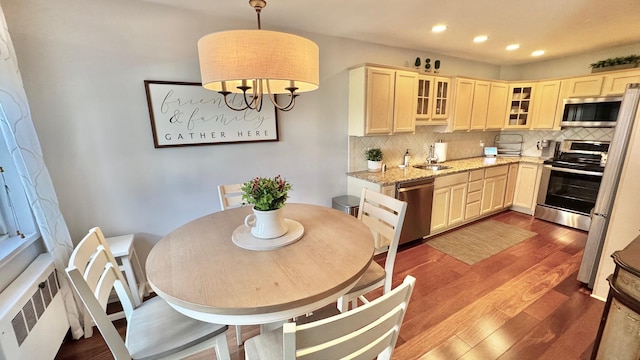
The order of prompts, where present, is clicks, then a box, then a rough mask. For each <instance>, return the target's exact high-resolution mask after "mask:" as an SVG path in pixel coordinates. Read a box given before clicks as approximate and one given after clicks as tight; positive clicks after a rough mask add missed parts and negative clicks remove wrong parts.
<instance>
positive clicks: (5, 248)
mask: <svg viewBox="0 0 640 360" xmlns="http://www.w3.org/2000/svg"><path fill="white" fill-rule="evenodd" d="M0 169H1V170H0V265H1V264H2V260H4V259H5V258H8V257H10V256H12V255H13V254H15V253H16V252H17V251H19V249H21V248H24V247H26V246H28V245H29V244H31V243H32V242H33V240H34V239H35V238H37V236H38V231H37V227H36V223H35V220H34V218H33V213H32V211H31V206H30V205H29V201H28V200H27V196H26V194H25V192H24V187H23V185H22V181H21V179H20V176H19V174H18V172H17V170H16V167H15V165H14V163H13V159H12V158H11V156H10V154H9V151H7V148H6V147H5V145H4V144H0Z"/></svg>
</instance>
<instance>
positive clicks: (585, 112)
mask: <svg viewBox="0 0 640 360" xmlns="http://www.w3.org/2000/svg"><path fill="white" fill-rule="evenodd" d="M621 102H622V97H621V96H616V97H595V98H569V99H565V100H564V101H563V114H562V122H561V123H560V126H561V127H577V126H580V127H614V126H616V120H617V119H618V110H620V103H621Z"/></svg>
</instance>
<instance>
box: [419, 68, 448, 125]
mask: <svg viewBox="0 0 640 360" xmlns="http://www.w3.org/2000/svg"><path fill="white" fill-rule="evenodd" d="M416 97H417V104H416V110H417V111H416V125H447V117H448V116H449V114H448V111H447V110H448V109H447V105H448V104H447V103H448V100H449V79H448V78H444V77H439V76H429V75H422V74H421V75H418V91H417V94H416Z"/></svg>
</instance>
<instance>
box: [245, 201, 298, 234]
mask: <svg viewBox="0 0 640 360" xmlns="http://www.w3.org/2000/svg"><path fill="white" fill-rule="evenodd" d="M282 209H283V208H280V209H277V210H268V211H260V210H256V209H253V214H249V215H247V217H245V219H244V224H245V225H246V226H247V227H249V228H251V235H253V236H254V237H256V238H258V239H274V238H278V237H280V236H282V235H284V234H286V233H287V231H288V230H289V229H288V228H287V223H286V222H285V221H284V215H283V214H282Z"/></svg>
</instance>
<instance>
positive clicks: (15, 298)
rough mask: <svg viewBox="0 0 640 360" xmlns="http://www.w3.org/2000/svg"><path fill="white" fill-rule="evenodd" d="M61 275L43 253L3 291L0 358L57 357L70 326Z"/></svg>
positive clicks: (48, 257) (29, 358)
mask: <svg viewBox="0 0 640 360" xmlns="http://www.w3.org/2000/svg"><path fill="white" fill-rule="evenodd" d="M57 277H58V274H57V273H56V270H55V268H54V266H53V261H52V259H51V255H49V254H41V255H40V256H38V257H37V258H36V259H35V260H34V261H33V262H32V263H31V264H30V265H29V266H28V267H27V269H26V270H25V271H24V272H23V273H22V274H20V276H19V277H18V278H17V279H16V280H15V281H13V282H12V283H11V284H10V285H9V286H8V287H7V288H6V289H5V290H3V291H2V293H0V360H22V359H25V360H35V359H37V360H47V359H54V358H55V356H56V353H57V352H58V350H59V348H60V345H62V341H63V340H64V337H65V335H66V333H67V330H68V329H69V321H68V320H67V312H66V310H65V306H64V302H63V299H62V293H61V292H60V286H59V285H58V278H57Z"/></svg>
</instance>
